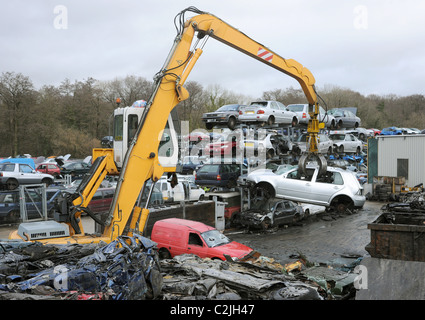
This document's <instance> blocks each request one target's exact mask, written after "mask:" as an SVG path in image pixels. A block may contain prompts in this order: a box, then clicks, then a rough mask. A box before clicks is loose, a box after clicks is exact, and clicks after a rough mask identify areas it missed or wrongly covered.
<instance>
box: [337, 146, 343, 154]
mask: <svg viewBox="0 0 425 320" xmlns="http://www.w3.org/2000/svg"><path fill="white" fill-rule="evenodd" d="M338 152H339V153H344V146H343V145H340V146H339V147H338Z"/></svg>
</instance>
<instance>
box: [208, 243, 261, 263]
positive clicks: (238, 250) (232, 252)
mask: <svg viewBox="0 0 425 320" xmlns="http://www.w3.org/2000/svg"><path fill="white" fill-rule="evenodd" d="M212 249H214V250H215V251H217V252H220V253H222V254H223V255H225V254H226V255H229V256H231V257H232V258H238V259H241V258H243V257H245V256H246V255H248V254H249V253H251V252H252V251H253V249H251V248H250V247H248V246H246V245H244V244H242V243H239V242H236V241H232V242H230V243H226V244H223V245H221V246H216V247H213V248H212Z"/></svg>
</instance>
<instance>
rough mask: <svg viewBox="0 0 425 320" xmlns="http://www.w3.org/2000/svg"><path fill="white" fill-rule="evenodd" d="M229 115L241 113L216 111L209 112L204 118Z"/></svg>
mask: <svg viewBox="0 0 425 320" xmlns="http://www.w3.org/2000/svg"><path fill="white" fill-rule="evenodd" d="M228 114H239V111H216V112H208V113H205V114H204V116H216V115H217V116H221V115H225V116H226V115H228Z"/></svg>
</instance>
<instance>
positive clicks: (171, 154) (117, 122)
mask: <svg viewBox="0 0 425 320" xmlns="http://www.w3.org/2000/svg"><path fill="white" fill-rule="evenodd" d="M144 112H145V106H143V105H139V104H136V103H135V104H133V106H131V107H124V108H117V109H115V110H114V125H113V127H114V129H113V149H114V161H115V164H116V165H117V167H118V168H122V166H123V161H124V157H125V154H126V152H127V150H128V149H129V147H130V145H131V144H132V143H135V140H134V139H135V137H137V135H136V133H137V130H138V127H139V124H140V122H141V121H142V118H143V114H144ZM158 139H159V148H158V159H159V163H160V164H161V165H162V166H163V167H165V168H173V167H176V165H177V162H178V155H179V152H178V150H179V149H178V147H179V145H178V138H177V133H176V130H175V128H174V121H173V117H172V113H171V114H170V115H169V117H168V121H167V124H166V126H165V128H164V130H163V131H161V132H160V133H159V135H158ZM172 171H174V170H172Z"/></svg>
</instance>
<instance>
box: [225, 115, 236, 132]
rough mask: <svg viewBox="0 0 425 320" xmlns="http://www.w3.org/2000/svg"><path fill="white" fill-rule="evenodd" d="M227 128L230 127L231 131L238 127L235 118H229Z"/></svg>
mask: <svg viewBox="0 0 425 320" xmlns="http://www.w3.org/2000/svg"><path fill="white" fill-rule="evenodd" d="M227 127H228V128H229V129H230V130H233V129H235V127H236V119H235V118H233V117H230V118H229V121H227Z"/></svg>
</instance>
